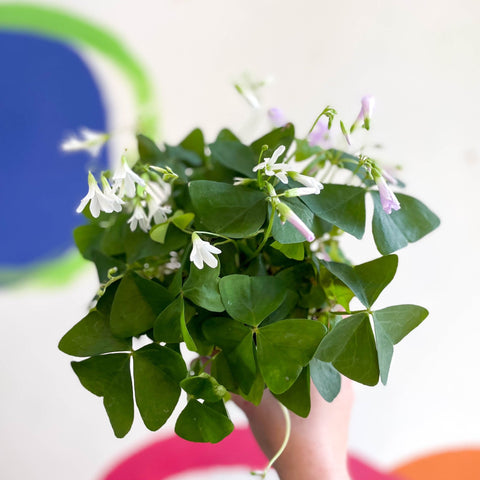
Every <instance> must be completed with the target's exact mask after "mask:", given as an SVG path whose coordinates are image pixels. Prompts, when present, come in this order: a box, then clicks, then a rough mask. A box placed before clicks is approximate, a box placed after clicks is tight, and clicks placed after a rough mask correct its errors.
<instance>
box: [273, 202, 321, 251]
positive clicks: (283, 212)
mask: <svg viewBox="0 0 480 480" xmlns="http://www.w3.org/2000/svg"><path fill="white" fill-rule="evenodd" d="M275 208H276V209H277V212H278V213H279V215H280V220H281V222H282V223H285V222H289V223H290V224H292V225H293V226H294V227H295V228H296V229H297V230H298V231H299V232H300V233H301V234H302V235H303V236H304V237H305V238H306V239H307V241H309V242H313V241H314V240H315V234H314V233H313V232H312V231H311V230H310V229H309V228H308V227H307V226H306V225H305V223H303V221H302V219H301V218H300V217H299V216H298V215H297V214H296V213H295V212H294V211H293V210H292V209H291V208H290V207H289V206H287V205H285V204H284V203H281V202H277V203H276V204H275Z"/></svg>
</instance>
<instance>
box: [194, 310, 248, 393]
mask: <svg viewBox="0 0 480 480" xmlns="http://www.w3.org/2000/svg"><path fill="white" fill-rule="evenodd" d="M203 332H204V334H205V337H206V338H207V339H208V340H209V341H211V342H212V343H213V344H214V345H217V346H219V347H220V348H221V349H222V350H223V353H224V356H225V360H226V362H227V363H228V367H229V371H230V372H229V374H230V376H231V377H232V380H233V381H235V383H236V384H237V385H238V386H239V387H240V388H241V389H242V391H243V392H245V393H246V394H248V392H249V391H250V389H251V387H252V384H253V382H254V381H255V376H256V372H257V366H256V362H255V355H254V347H253V333H252V330H251V329H250V328H248V327H245V326H244V325H242V324H240V323H239V322H236V321H234V320H232V319H230V318H225V317H217V318H211V319H208V320H207V321H206V322H205V323H204V325H203Z"/></svg>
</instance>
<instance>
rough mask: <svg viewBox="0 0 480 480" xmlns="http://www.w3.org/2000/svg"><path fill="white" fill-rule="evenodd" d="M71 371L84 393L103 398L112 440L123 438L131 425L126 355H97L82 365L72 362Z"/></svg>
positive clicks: (127, 360)
mask: <svg viewBox="0 0 480 480" xmlns="http://www.w3.org/2000/svg"><path fill="white" fill-rule="evenodd" d="M72 368H73V370H74V372H75V373H76V374H77V376H78V378H79V379H80V382H81V383H82V385H83V386H84V387H85V388H86V389H87V390H89V391H90V392H92V393H93V394H95V395H98V396H99V397H103V405H104V406H105V410H106V411H107V414H108V418H109V419H110V423H111V424H112V427H113V431H114V432H115V436H117V437H119V438H121V437H124V436H125V435H126V434H127V433H128V432H129V430H130V427H131V426H132V422H133V392H132V379H131V377H130V355H129V354H128V353H113V354H111V355H100V356H96V357H92V358H88V359H87V360H83V361H82V362H72Z"/></svg>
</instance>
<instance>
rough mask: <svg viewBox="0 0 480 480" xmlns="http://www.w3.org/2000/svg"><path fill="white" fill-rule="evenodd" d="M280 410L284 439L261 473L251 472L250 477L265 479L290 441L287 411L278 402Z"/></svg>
mask: <svg viewBox="0 0 480 480" xmlns="http://www.w3.org/2000/svg"><path fill="white" fill-rule="evenodd" d="M279 405H280V408H281V409H282V413H283V416H284V418H285V438H284V439H283V443H282V445H281V446H280V448H279V449H278V452H277V453H276V454H275V455H274V456H273V458H272V459H271V460H270V461H269V462H268V465H267V466H266V467H265V470H263V472H252V475H258V476H260V478H265V477H266V476H267V473H268V472H269V471H270V469H271V468H272V466H273V464H274V463H275V462H276V461H277V460H278V458H279V457H280V455H281V454H282V453H283V451H284V450H285V448H286V447H287V444H288V441H289V440H290V433H291V430H292V424H291V420H290V414H289V413H288V409H287V408H286V407H285V406H284V405H282V404H281V403H280V402H279Z"/></svg>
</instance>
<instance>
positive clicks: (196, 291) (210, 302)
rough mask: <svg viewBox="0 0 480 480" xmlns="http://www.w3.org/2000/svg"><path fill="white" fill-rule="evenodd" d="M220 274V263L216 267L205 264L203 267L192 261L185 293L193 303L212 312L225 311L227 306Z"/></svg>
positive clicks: (184, 289)
mask: <svg viewBox="0 0 480 480" xmlns="http://www.w3.org/2000/svg"><path fill="white" fill-rule="evenodd" d="M219 274H220V264H219V263H218V264H217V266H216V267H215V268H210V267H208V266H206V265H204V267H203V268H202V269H199V268H197V267H196V266H195V265H194V264H193V263H192V264H191V265H190V275H189V276H188V278H187V280H186V281H185V284H184V285H183V289H182V290H183V294H184V295H185V297H186V298H188V299H189V300H191V301H192V302H193V303H195V304H196V305H198V306H200V307H202V308H205V309H206V310H209V311H210V312H223V311H224V310H225V307H224V306H223V303H222V299H221V297H220V291H219V288H218V282H219V278H218V275H219Z"/></svg>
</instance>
